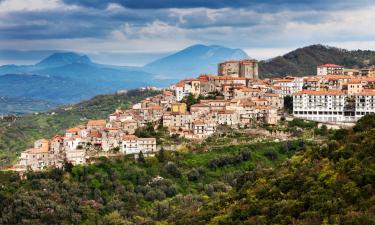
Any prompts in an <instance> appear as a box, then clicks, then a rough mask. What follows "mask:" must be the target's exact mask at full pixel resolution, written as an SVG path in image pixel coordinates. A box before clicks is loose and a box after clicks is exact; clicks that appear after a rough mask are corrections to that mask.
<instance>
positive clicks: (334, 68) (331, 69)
mask: <svg viewBox="0 0 375 225" xmlns="http://www.w3.org/2000/svg"><path fill="white" fill-rule="evenodd" d="M342 74H344V67H343V66H340V65H336V64H323V65H320V66H318V67H317V75H318V76H324V75H342Z"/></svg>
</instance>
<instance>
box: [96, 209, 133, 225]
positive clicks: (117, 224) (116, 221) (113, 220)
mask: <svg viewBox="0 0 375 225" xmlns="http://www.w3.org/2000/svg"><path fill="white" fill-rule="evenodd" d="M101 224H103V225H104V224H105V225H128V224H131V223H130V222H128V221H126V220H125V219H124V218H123V217H122V216H121V214H120V213H119V212H118V211H117V210H116V211H113V212H111V213H109V214H107V215H105V216H104V217H103V219H102V221H101Z"/></svg>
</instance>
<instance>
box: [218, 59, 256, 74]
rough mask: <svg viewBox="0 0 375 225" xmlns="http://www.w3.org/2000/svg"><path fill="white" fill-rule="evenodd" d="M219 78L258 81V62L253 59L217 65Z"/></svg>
mask: <svg viewBox="0 0 375 225" xmlns="http://www.w3.org/2000/svg"><path fill="white" fill-rule="evenodd" d="M218 74H219V76H231V77H245V78H252V79H259V74H258V61H257V60H253V59H246V60H231V61H225V62H222V63H220V64H219V65H218Z"/></svg>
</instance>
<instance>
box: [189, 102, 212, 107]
mask: <svg viewBox="0 0 375 225" xmlns="http://www.w3.org/2000/svg"><path fill="white" fill-rule="evenodd" d="M191 107H210V106H209V105H206V104H199V103H198V104H194V105H192V106H191Z"/></svg>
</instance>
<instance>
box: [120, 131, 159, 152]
mask: <svg viewBox="0 0 375 225" xmlns="http://www.w3.org/2000/svg"><path fill="white" fill-rule="evenodd" d="M120 152H121V153H123V154H126V155H128V154H139V153H140V152H142V153H155V152H156V139H155V138H138V137H137V136H135V135H124V136H123V138H122V142H121V147H120Z"/></svg>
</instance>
